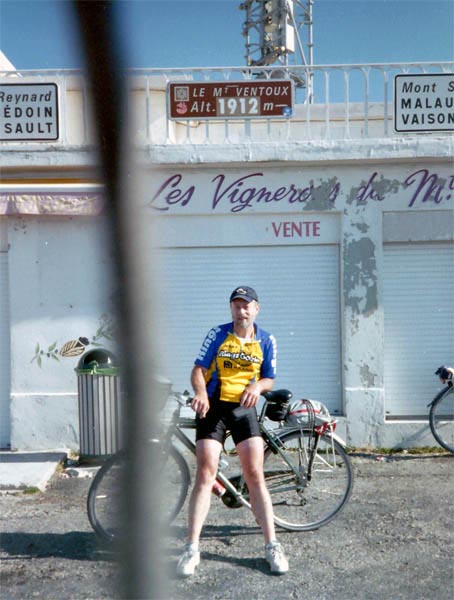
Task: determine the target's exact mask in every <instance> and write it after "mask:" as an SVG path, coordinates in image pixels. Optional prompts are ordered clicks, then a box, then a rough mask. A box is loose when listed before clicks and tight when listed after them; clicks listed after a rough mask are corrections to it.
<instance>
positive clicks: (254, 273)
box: [159, 245, 341, 413]
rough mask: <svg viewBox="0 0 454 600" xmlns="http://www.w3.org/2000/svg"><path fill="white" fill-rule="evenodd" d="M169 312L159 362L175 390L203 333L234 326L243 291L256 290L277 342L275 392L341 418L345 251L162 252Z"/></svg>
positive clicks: (184, 381)
mask: <svg viewBox="0 0 454 600" xmlns="http://www.w3.org/2000/svg"><path fill="white" fill-rule="evenodd" d="M160 257H161V261H160V262H161V268H162V270H163V273H164V274H165V275H162V277H161V279H160V285H159V288H160V290H159V292H160V298H161V299H162V300H161V302H162V303H163V304H165V308H166V310H167V312H166V315H167V316H166V317H165V326H164V335H165V338H164V342H163V352H162V356H161V359H162V361H163V371H164V373H163V374H164V375H165V376H166V377H168V378H169V379H170V380H171V381H172V383H173V388H174V389H175V390H183V389H185V388H189V385H190V384H189V374H190V372H191V369H192V365H193V361H194V358H195V356H196V354H197V352H198V350H199V348H200V345H201V343H202V341H203V338H204V336H205V334H206V333H207V332H208V330H209V329H210V328H211V327H212V326H214V325H217V324H220V323H225V322H227V321H229V320H230V318H231V315H230V310H229V304H228V301H229V295H230V292H231V291H232V289H233V288H234V287H236V286H237V285H251V286H252V287H254V288H255V289H256V290H257V293H258V294H259V298H260V303H261V313H260V314H259V318H258V319H257V322H258V323H259V324H260V325H261V326H262V327H263V328H264V329H266V330H268V331H270V332H272V333H273V334H274V335H275V337H276V339H277V343H278V378H277V380H276V384H275V389H277V388H278V387H285V388H289V389H291V390H292V391H293V392H294V395H295V396H297V397H298V396H299V397H301V396H305V397H309V398H315V399H319V400H321V401H322V402H324V403H325V404H327V405H328V407H329V408H330V410H331V411H332V412H333V413H341V378H340V325H339V250H338V246H337V245H314V246H281V247H235V248H178V249H175V248H172V249H170V248H167V249H164V250H162V251H161V252H160Z"/></svg>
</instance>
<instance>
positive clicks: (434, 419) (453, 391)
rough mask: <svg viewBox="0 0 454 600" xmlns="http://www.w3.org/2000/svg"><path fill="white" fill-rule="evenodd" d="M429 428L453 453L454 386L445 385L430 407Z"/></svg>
mask: <svg viewBox="0 0 454 600" xmlns="http://www.w3.org/2000/svg"><path fill="white" fill-rule="evenodd" d="M429 424H430V429H431V431H432V433H433V436H434V438H435V439H436V440H437V442H438V443H439V444H440V446H442V447H443V448H444V449H445V450H448V451H449V452H452V453H453V454H454V387H453V386H446V388H444V389H443V390H441V392H440V393H439V394H438V396H437V397H436V398H435V400H434V401H433V403H432V406H431V407H430V413H429Z"/></svg>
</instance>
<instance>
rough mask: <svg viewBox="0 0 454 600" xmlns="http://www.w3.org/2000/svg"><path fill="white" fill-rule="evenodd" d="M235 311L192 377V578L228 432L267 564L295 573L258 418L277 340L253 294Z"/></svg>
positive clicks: (236, 302) (188, 556) (187, 558)
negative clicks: (277, 515) (279, 527)
mask: <svg viewBox="0 0 454 600" xmlns="http://www.w3.org/2000/svg"><path fill="white" fill-rule="evenodd" d="M230 310H231V313H232V321H231V322H230V323H226V324H224V325H220V326H219V327H215V328H213V329H211V330H210V331H209V332H208V334H207V336H206V337H205V340H204V342H203V344H202V347H201V349H200V352H199V354H198V356H197V358H196V360H195V364H194V367H193V369H192V372H191V384H192V387H193V389H194V398H193V401H192V408H193V410H194V411H195V412H196V413H197V414H196V457H197V473H196V479H195V484H194V488H193V490H192V494H191V499H190V503H189V517H188V543H187V544H186V546H185V548H184V551H183V554H182V555H181V557H180V559H179V561H178V565H177V572H178V574H179V575H181V576H185V577H187V576H189V575H192V574H193V573H194V571H195V568H196V567H197V566H198V564H199V563H200V552H199V538H200V534H201V531H202V527H203V523H204V521H205V519H206V517H207V515H208V511H209V508H210V502H211V490H212V487H213V484H214V482H215V478H216V471H217V467H218V462H219V456H220V453H221V449H222V445H223V442H224V439H225V434H226V430H227V429H228V430H229V431H230V432H231V434H232V438H233V440H234V442H235V445H236V448H237V452H238V456H239V458H240V461H241V466H242V469H243V472H244V477H245V480H246V483H247V486H248V489H249V493H250V501H251V505H252V510H253V513H254V516H255V518H256V520H257V522H258V524H259V525H260V527H261V529H262V532H263V535H264V539H265V558H266V560H267V562H268V563H269V565H270V569H271V572H272V573H278V574H282V573H286V572H287V571H288V561H287V559H286V557H285V554H284V552H283V549H282V546H281V545H280V544H279V542H278V541H277V540H276V535H275V529H274V520H273V507H272V503H271V499H270V496H269V493H268V490H267V487H266V484H265V478H264V473H263V459H264V448H263V441H262V438H261V434H260V429H259V425H258V420H257V411H256V405H257V402H258V399H259V397H260V395H261V394H262V393H264V392H267V391H269V390H271V388H272V387H273V383H274V378H275V376H276V341H275V338H274V337H273V336H272V335H270V334H269V333H267V332H266V331H264V330H263V329H260V328H259V327H258V326H257V324H256V323H255V319H256V317H257V314H258V312H259V310H260V306H259V300H258V296H257V294H256V292H255V291H254V290H253V289H252V288H251V287H248V286H240V287H237V288H235V289H234V290H233V292H232V293H231V295H230Z"/></svg>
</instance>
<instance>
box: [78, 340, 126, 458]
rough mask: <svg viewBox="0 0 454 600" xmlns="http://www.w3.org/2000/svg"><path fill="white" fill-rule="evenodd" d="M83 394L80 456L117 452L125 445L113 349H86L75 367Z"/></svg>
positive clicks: (80, 398)
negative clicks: (111, 350)
mask: <svg viewBox="0 0 454 600" xmlns="http://www.w3.org/2000/svg"><path fill="white" fill-rule="evenodd" d="M75 371H76V373H77V388H78V397H79V445H80V457H81V459H83V458H97V457H105V456H109V455H111V454H114V453H115V452H117V451H118V450H120V448H122V446H123V444H122V442H123V435H122V424H121V393H120V377H119V368H118V362H117V359H116V357H115V355H114V354H113V353H112V352H110V351H109V350H104V349H100V348H97V349H96V350H89V351H88V352H86V353H85V354H84V355H83V356H82V357H81V359H80V360H79V363H78V365H77V367H76V369H75Z"/></svg>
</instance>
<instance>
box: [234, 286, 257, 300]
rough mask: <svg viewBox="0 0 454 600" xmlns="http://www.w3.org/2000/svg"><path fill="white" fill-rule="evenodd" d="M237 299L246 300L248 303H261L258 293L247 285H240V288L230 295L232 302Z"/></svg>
mask: <svg viewBox="0 0 454 600" xmlns="http://www.w3.org/2000/svg"><path fill="white" fill-rule="evenodd" d="M237 298H241V299H242V300H246V302H252V301H253V300H255V301H256V302H258V301H259V297H258V296H257V292H256V291H255V290H254V289H252V288H251V287H249V286H247V285H240V286H239V287H237V288H235V289H234V290H233V292H232V293H231V294H230V302H232V301H233V300H236V299H237Z"/></svg>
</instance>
